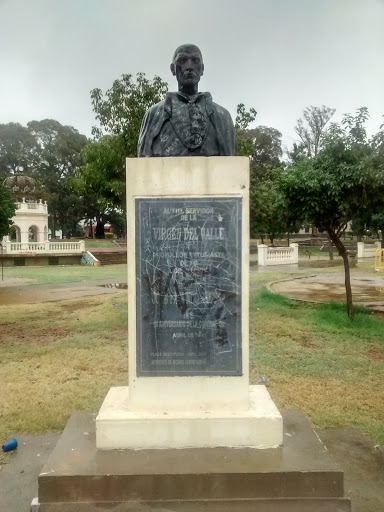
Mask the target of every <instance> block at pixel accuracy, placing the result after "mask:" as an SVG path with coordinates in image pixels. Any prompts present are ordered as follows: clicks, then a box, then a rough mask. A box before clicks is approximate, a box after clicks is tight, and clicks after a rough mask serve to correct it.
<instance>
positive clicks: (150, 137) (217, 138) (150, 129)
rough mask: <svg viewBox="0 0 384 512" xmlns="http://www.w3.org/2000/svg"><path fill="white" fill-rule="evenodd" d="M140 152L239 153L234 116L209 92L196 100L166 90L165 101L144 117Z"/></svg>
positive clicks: (208, 154)
mask: <svg viewBox="0 0 384 512" xmlns="http://www.w3.org/2000/svg"><path fill="white" fill-rule="evenodd" d="M195 105H197V106H195ZM188 107H191V109H188ZM188 112H192V115H191V116H190V115H188ZM191 126H192V128H191ZM193 126H195V128H193ZM191 132H192V133H191ZM195 132H196V133H195ZM137 154H138V156H139V157H152V156H185V155H189V156H193V155H196V156H232V155H236V144H235V130H234V126H233V122H232V118H231V116H230V114H229V112H228V111H227V110H226V109H225V108H223V107H221V106H220V105H218V104H217V103H214V102H213V101H212V96H211V95H210V93H207V92H206V93H198V95H196V97H195V99H194V100H193V101H189V99H188V98H187V97H186V96H184V95H183V94H181V93H178V92H176V93H167V95H166V97H165V100H163V101H161V102H159V103H157V104H156V105H154V106H153V107H151V108H150V109H149V110H148V111H147V112H146V114H145V116H144V118H143V122H142V125H141V130H140V136H139V142H138V148H137Z"/></svg>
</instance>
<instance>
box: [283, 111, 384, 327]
mask: <svg viewBox="0 0 384 512" xmlns="http://www.w3.org/2000/svg"><path fill="white" fill-rule="evenodd" d="M367 119H368V111H367V109H366V108H364V107H363V108H360V109H358V111H357V112H356V115H347V116H345V117H344V119H343V122H342V124H341V125H338V124H333V125H331V127H330V129H329V131H328V133H327V135H326V136H325V137H324V142H323V148H322V149H321V150H320V151H319V153H318V155H317V156H316V157H314V158H312V159H310V158H302V159H300V160H299V161H298V162H297V164H296V165H293V166H291V167H289V168H288V169H286V170H285V171H283V172H282V173H281V175H280V178H279V186H280V189H281V190H282V192H283V193H284V195H285V198H286V201H287V204H288V208H289V211H290V212H291V213H292V215H293V216H294V217H295V218H296V219H297V220H300V219H306V220H308V221H310V222H312V223H313V224H314V225H315V226H316V227H318V228H319V229H320V230H326V232H327V233H328V235H329V237H330V239H331V240H332V242H333V243H334V244H335V246H336V248H337V249H338V251H339V253H340V255H341V256H342V258H343V261H344V268H345V283H346V295H347V310H348V314H349V316H350V317H351V318H353V304H352V291H351V286H350V275H349V261H348V254H347V251H346V249H345V247H344V245H343V243H342V240H341V236H342V234H343V233H344V231H345V229H346V227H347V224H348V222H349V221H350V220H351V219H352V218H353V217H354V216H364V215H365V214H367V213H374V212H380V211H382V210H383V208H384V158H383V144H382V143H380V141H381V140H382V138H381V136H380V134H377V135H376V136H375V137H373V138H371V139H368V138H367V134H366V130H365V122H366V120H367Z"/></svg>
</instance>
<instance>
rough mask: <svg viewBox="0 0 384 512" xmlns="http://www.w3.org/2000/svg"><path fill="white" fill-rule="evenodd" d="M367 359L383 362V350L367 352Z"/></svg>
mask: <svg viewBox="0 0 384 512" xmlns="http://www.w3.org/2000/svg"><path fill="white" fill-rule="evenodd" d="M368 357H370V358H371V359H376V360H379V361H380V360H382V361H384V350H383V349H380V348H376V349H372V350H369V351H368Z"/></svg>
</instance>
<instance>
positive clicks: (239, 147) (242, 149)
mask: <svg viewBox="0 0 384 512" xmlns="http://www.w3.org/2000/svg"><path fill="white" fill-rule="evenodd" d="M256 116H257V112H256V110H255V109H254V108H252V107H251V108H250V109H249V110H246V108H245V105H244V103H239V104H238V105H237V109H236V120H235V133H236V154H237V156H249V157H251V156H252V154H253V149H254V148H253V137H252V135H251V134H250V133H249V128H248V127H249V125H250V124H251V123H253V122H254V120H255V119H256Z"/></svg>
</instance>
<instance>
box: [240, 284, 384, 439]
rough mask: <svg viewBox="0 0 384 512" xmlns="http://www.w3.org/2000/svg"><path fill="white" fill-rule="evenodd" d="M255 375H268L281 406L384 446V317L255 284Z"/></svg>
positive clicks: (252, 339) (252, 334)
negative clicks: (353, 429)
mask: <svg viewBox="0 0 384 512" xmlns="http://www.w3.org/2000/svg"><path fill="white" fill-rule="evenodd" d="M250 375H251V382H257V377H259V376H262V377H266V378H267V379H268V380H269V383H270V384H269V391H270V393H271V395H272V397H273V399H274V400H275V402H276V404H277V406H278V407H279V408H298V409H301V410H302V411H303V412H304V414H305V415H306V416H307V417H308V418H309V419H310V421H311V422H312V424H313V426H315V427H322V428H325V427H336V426H340V425H346V424H348V425H354V426H357V427H360V428H361V429H362V430H363V431H364V432H366V433H367V434H368V435H369V436H370V437H371V438H372V439H373V440H374V441H375V442H377V443H379V444H381V445H383V444H384V393H383V382H384V320H383V319H382V318H381V319H380V318H374V317H372V315H370V312H369V310H367V309H365V308H359V307H356V319H355V321H354V322H353V323H351V322H350V321H349V320H348V318H347V316H346V313H345V305H344V304H316V305H315V304H304V303H299V302H296V301H292V300H290V299H287V298H286V297H283V296H280V295H275V294H272V293H270V292H268V291H267V290H266V289H265V288H261V289H256V290H255V291H254V292H253V294H252V296H251V310H250Z"/></svg>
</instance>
